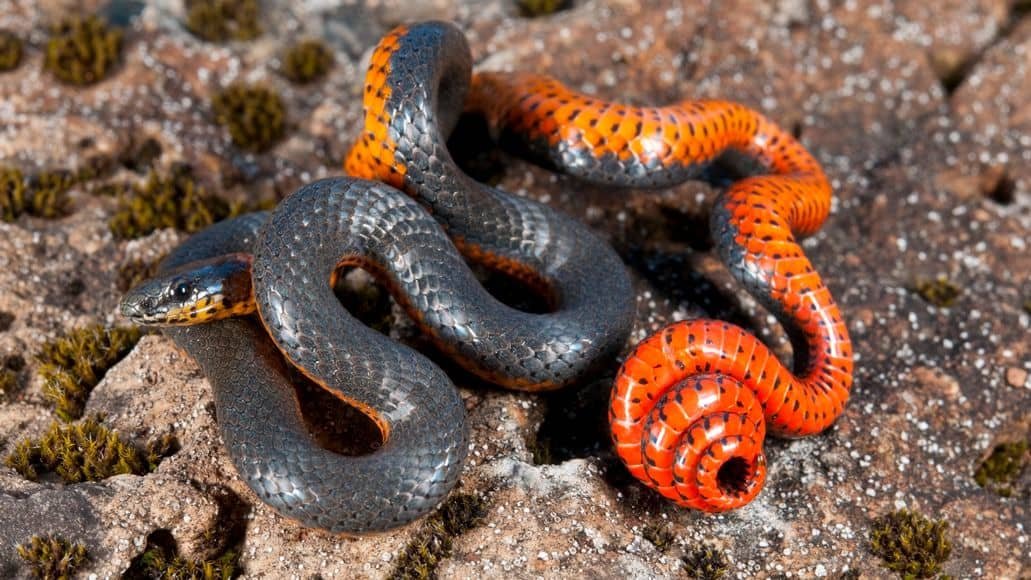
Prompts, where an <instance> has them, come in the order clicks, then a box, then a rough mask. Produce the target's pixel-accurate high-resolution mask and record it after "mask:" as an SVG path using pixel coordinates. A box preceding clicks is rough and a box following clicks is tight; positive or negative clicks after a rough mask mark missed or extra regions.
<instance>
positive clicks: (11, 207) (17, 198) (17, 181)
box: [0, 167, 29, 222]
mask: <svg viewBox="0 0 1031 580" xmlns="http://www.w3.org/2000/svg"><path fill="white" fill-rule="evenodd" d="M28 205H29V204H28V194H27V193H26V189H25V176H23V175H22V173H21V171H18V170H17V169H15V168H14V167H2V168H0V219H3V220H4V221H5V222H13V221H14V220H16V219H18V216H20V215H22V214H23V213H25V210H26V209H27V208H28Z"/></svg>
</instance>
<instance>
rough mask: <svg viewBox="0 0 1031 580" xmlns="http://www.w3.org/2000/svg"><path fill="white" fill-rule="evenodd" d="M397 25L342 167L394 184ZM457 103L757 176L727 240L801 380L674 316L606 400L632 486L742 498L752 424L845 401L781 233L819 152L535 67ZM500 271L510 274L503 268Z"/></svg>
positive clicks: (553, 139) (800, 207) (739, 119)
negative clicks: (741, 162)
mask: <svg viewBox="0 0 1031 580" xmlns="http://www.w3.org/2000/svg"><path fill="white" fill-rule="evenodd" d="M405 30H406V29H405V28H404V27H401V28H398V29H396V30H395V31H393V32H392V33H391V34H390V35H388V36H387V37H386V38H384V40H383V42H381V44H380V45H379V47H378V48H377V49H376V51H375V53H374V54H373V57H372V62H371V64H370V67H369V73H368V76H367V78H366V87H365V100H364V104H365V130H364V132H363V133H362V134H361V136H360V137H359V139H358V141H357V143H356V144H355V145H354V147H353V148H352V149H351V151H350V153H349V154H348V156H347V160H346V162H345V169H346V171H347V172H348V173H349V174H351V175H355V176H359V177H364V178H367V179H377V180H380V181H384V182H386V183H389V184H391V185H394V186H396V187H403V182H404V175H405V167H403V166H401V165H398V164H397V163H396V162H395V148H396V144H395V143H393V142H392V141H391V140H390V139H389V136H388V134H387V125H388V123H389V120H390V118H389V115H390V112H389V111H387V110H386V105H387V101H388V99H389V96H390V84H389V82H390V67H389V63H390V58H391V56H392V55H393V54H394V53H395V51H396V50H397V49H398V46H399V44H398V43H399V40H400V39H401V38H402V37H403V35H404V33H405ZM467 102H468V105H467V106H468V108H470V109H472V110H475V111H477V112H479V113H481V114H483V115H484V116H485V117H486V118H487V120H488V122H489V123H492V124H494V125H496V126H504V127H505V128H506V129H507V130H508V131H511V132H515V133H518V134H524V135H527V136H528V137H529V138H530V139H532V140H535V141H541V142H547V143H548V144H550V145H552V146H557V145H559V144H560V143H564V144H565V145H567V146H569V147H571V148H573V149H575V150H580V151H589V152H591V154H593V155H595V156H597V157H603V156H605V155H614V156H616V157H618V158H619V159H623V160H625V159H629V158H631V157H635V158H637V159H639V160H641V161H644V162H654V161H658V162H659V163H661V164H662V165H667V166H668V165H670V164H674V163H679V164H681V165H693V164H702V163H707V162H710V161H712V160H713V159H715V158H716V157H718V156H719V155H720V154H722V153H723V152H725V151H726V150H728V149H735V150H737V151H739V152H740V153H743V154H745V155H747V156H749V157H752V158H754V159H756V160H758V161H760V162H761V163H762V164H764V165H765V167H767V168H768V172H769V173H768V175H762V176H756V177H749V178H746V179H743V180H740V181H738V182H736V183H734V184H733V185H732V186H731V187H730V188H729V190H728V191H727V192H726V193H725V194H724V195H723V197H722V198H721V199H722V203H723V207H724V208H725V210H726V211H728V212H729V215H730V224H729V225H730V226H731V227H732V228H733V230H734V231H736V235H735V237H734V239H733V243H734V244H736V245H738V246H740V247H742V248H744V249H745V250H746V254H745V263H744V264H742V265H738V266H736V267H741V268H746V269H747V270H749V271H754V272H761V273H763V277H764V279H765V280H766V281H767V284H768V286H769V288H770V293H771V297H772V299H773V300H774V301H775V302H777V303H779V304H780V305H781V307H782V309H783V311H784V312H785V313H786V314H787V315H788V316H789V317H790V318H791V319H792V321H793V322H794V323H795V325H797V326H798V327H799V328H800V329H801V331H802V332H803V334H804V336H805V337H806V338H807V340H808V344H809V367H808V369H807V371H806V372H805V373H804V376H795V375H794V374H793V373H792V372H791V371H790V370H789V369H787V368H786V367H785V366H784V365H783V364H781V363H780V361H779V360H778V359H777V358H776V357H775V356H774V355H773V353H772V352H771V351H770V350H769V349H768V348H767V347H766V346H765V345H763V344H762V343H761V342H759V341H758V340H757V339H756V338H755V337H753V336H752V335H751V334H749V333H747V332H746V331H744V330H742V329H741V328H738V327H736V326H732V325H729V324H726V323H723V322H718V321H712V320H695V321H686V322H678V323H676V324H673V325H670V326H668V327H667V328H665V329H663V330H661V331H659V332H657V333H656V334H654V335H652V336H650V337H649V338H647V339H646V340H644V341H643V342H641V343H640V344H639V345H638V346H637V347H636V348H635V350H634V351H633V352H632V353H631V354H630V356H629V357H628V358H627V360H626V362H625V363H624V365H623V367H622V368H621V370H620V372H619V375H618V377H617V379H616V383H615V386H614V388H613V392H612V398H611V405H610V424H611V431H612V437H613V442H614V444H615V447H616V450H617V452H618V454H619V456H620V457H621V458H622V460H623V461H624V463H625V464H626V465H627V467H628V469H629V470H630V472H631V473H633V474H634V476H636V477H637V478H638V479H640V480H641V481H642V482H644V483H645V484H646V485H648V486H650V487H653V488H655V489H656V490H657V491H658V492H659V493H661V494H662V495H664V496H666V497H668V498H670V499H672V500H674V501H676V502H677V503H679V504H681V505H684V506H688V507H693V508H696V509H701V510H706V511H723V510H727V509H732V508H735V507H739V506H741V505H744V504H746V503H748V502H749V501H751V500H752V498H754V497H755V495H756V494H757V493H758V492H759V490H760V489H761V488H762V484H763V481H764V479H765V475H766V467H765V458H764V457H763V454H762V442H763V439H764V437H765V433H766V430H767V429H769V431H770V432H772V433H774V434H778V435H784V436H803V435H811V434H815V433H819V432H820V431H822V430H824V429H826V428H827V427H828V426H830V425H831V424H832V423H833V422H834V421H835V420H836V419H837V417H838V416H839V415H840V414H841V413H842V411H843V410H844V406H845V402H846V401H847V399H848V394H849V389H850V387H851V383H852V352H851V343H850V341H849V337H848V331H847V329H846V326H845V323H844V321H843V319H842V317H841V314H840V312H839V310H838V307H837V305H836V304H835V303H834V300H833V298H832V297H831V295H830V292H829V291H828V290H827V288H826V286H824V284H823V282H822V281H821V279H820V277H819V275H818V274H817V273H816V272H815V270H814V269H813V268H812V265H811V264H810V262H809V260H808V259H807V258H806V257H805V255H804V253H803V251H802V248H801V247H800V246H799V244H798V242H797V241H796V236H804V235H807V234H810V233H812V232H814V231H816V230H817V229H818V228H819V227H820V225H821V224H822V223H823V221H824V220H825V219H826V217H827V214H828V212H829V210H830V200H831V189H830V185H829V183H828V181H827V179H826V177H825V175H824V173H823V171H822V169H821V168H820V165H819V163H818V162H817V161H816V160H815V159H814V158H813V157H812V155H810V154H809V152H808V151H806V150H805V148H804V147H803V146H802V145H801V144H800V143H799V142H798V141H797V140H796V139H795V138H794V137H793V136H792V135H791V134H789V133H787V132H785V131H783V130H782V129H780V128H779V127H777V126H776V125H775V124H773V123H772V122H770V121H769V120H767V119H766V118H765V117H763V116H762V115H761V114H759V113H757V112H755V111H753V110H752V109H749V108H747V107H745V106H743V105H740V104H737V103H732V102H727V101H685V102H682V103H677V104H674V105H670V106H666V107H631V106H626V105H620V104H615V103H610V102H606V101H602V100H600V99H597V98H594V97H590V96H587V95H583V94H580V93H577V92H574V91H571V90H569V89H567V88H565V87H564V86H562V85H561V84H560V83H559V82H558V81H555V80H554V79H551V78H548V77H544V76H541V75H536V74H514V75H513V74H497V73H481V74H478V75H476V76H475V77H474V78H473V82H472V88H471V93H470V96H469V98H468V100H467ZM463 251H464V252H466V253H467V254H470V253H471V254H474V255H475V254H477V253H479V254H484V252H482V251H479V250H477V249H476V248H468V247H466V248H463ZM487 258H489V256H487ZM502 266H503V267H504V268H507V269H514V271H516V272H518V271H519V265H518V264H516V265H512V264H503V265H502ZM524 274H527V275H529V276H530V277H532V275H533V273H532V272H529V273H527V272H524ZM731 465H733V466H734V467H733V468H731V467H730V466H731Z"/></svg>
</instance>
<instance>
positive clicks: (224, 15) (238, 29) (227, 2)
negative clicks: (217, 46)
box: [186, 0, 261, 42]
mask: <svg viewBox="0 0 1031 580" xmlns="http://www.w3.org/2000/svg"><path fill="white" fill-rule="evenodd" d="M259 17H260V10H259V9H258V2H257V0H188V1H187V2H186V28H187V29H188V30H189V31H190V32H192V33H193V34H194V35H196V36H197V37H198V38H201V39H203V40H207V41H208V42H226V41H228V40H253V39H255V38H257V37H258V35H260V34H261V25H260V24H259V23H258V19H259Z"/></svg>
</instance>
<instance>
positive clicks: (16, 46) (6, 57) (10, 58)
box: [0, 30, 22, 72]
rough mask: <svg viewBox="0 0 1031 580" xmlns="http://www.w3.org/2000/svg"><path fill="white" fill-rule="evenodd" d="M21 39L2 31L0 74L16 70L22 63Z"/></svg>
mask: <svg viewBox="0 0 1031 580" xmlns="http://www.w3.org/2000/svg"><path fill="white" fill-rule="evenodd" d="M21 53H22V50H21V39H20V38H18V37H17V36H15V35H13V34H11V33H10V32H7V31H6V30H0V72H6V71H9V70H14V69H15V68H16V67H17V66H18V63H20V62H21Z"/></svg>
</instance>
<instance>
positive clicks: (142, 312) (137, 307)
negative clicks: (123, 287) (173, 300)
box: [119, 292, 154, 323]
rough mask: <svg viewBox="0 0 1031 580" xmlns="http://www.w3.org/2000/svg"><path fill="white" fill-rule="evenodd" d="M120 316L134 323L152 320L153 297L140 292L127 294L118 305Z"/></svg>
mask: <svg viewBox="0 0 1031 580" xmlns="http://www.w3.org/2000/svg"><path fill="white" fill-rule="evenodd" d="M119 310H120V311H121V312H122V316H124V317H126V318H128V319H129V320H132V321H133V322H136V323H143V322H147V321H149V320H152V319H153V318H154V312H153V311H154V297H153V296H150V295H148V294H145V293H142V292H129V293H128V294H126V295H125V297H123V298H122V302H121V304H119Z"/></svg>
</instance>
